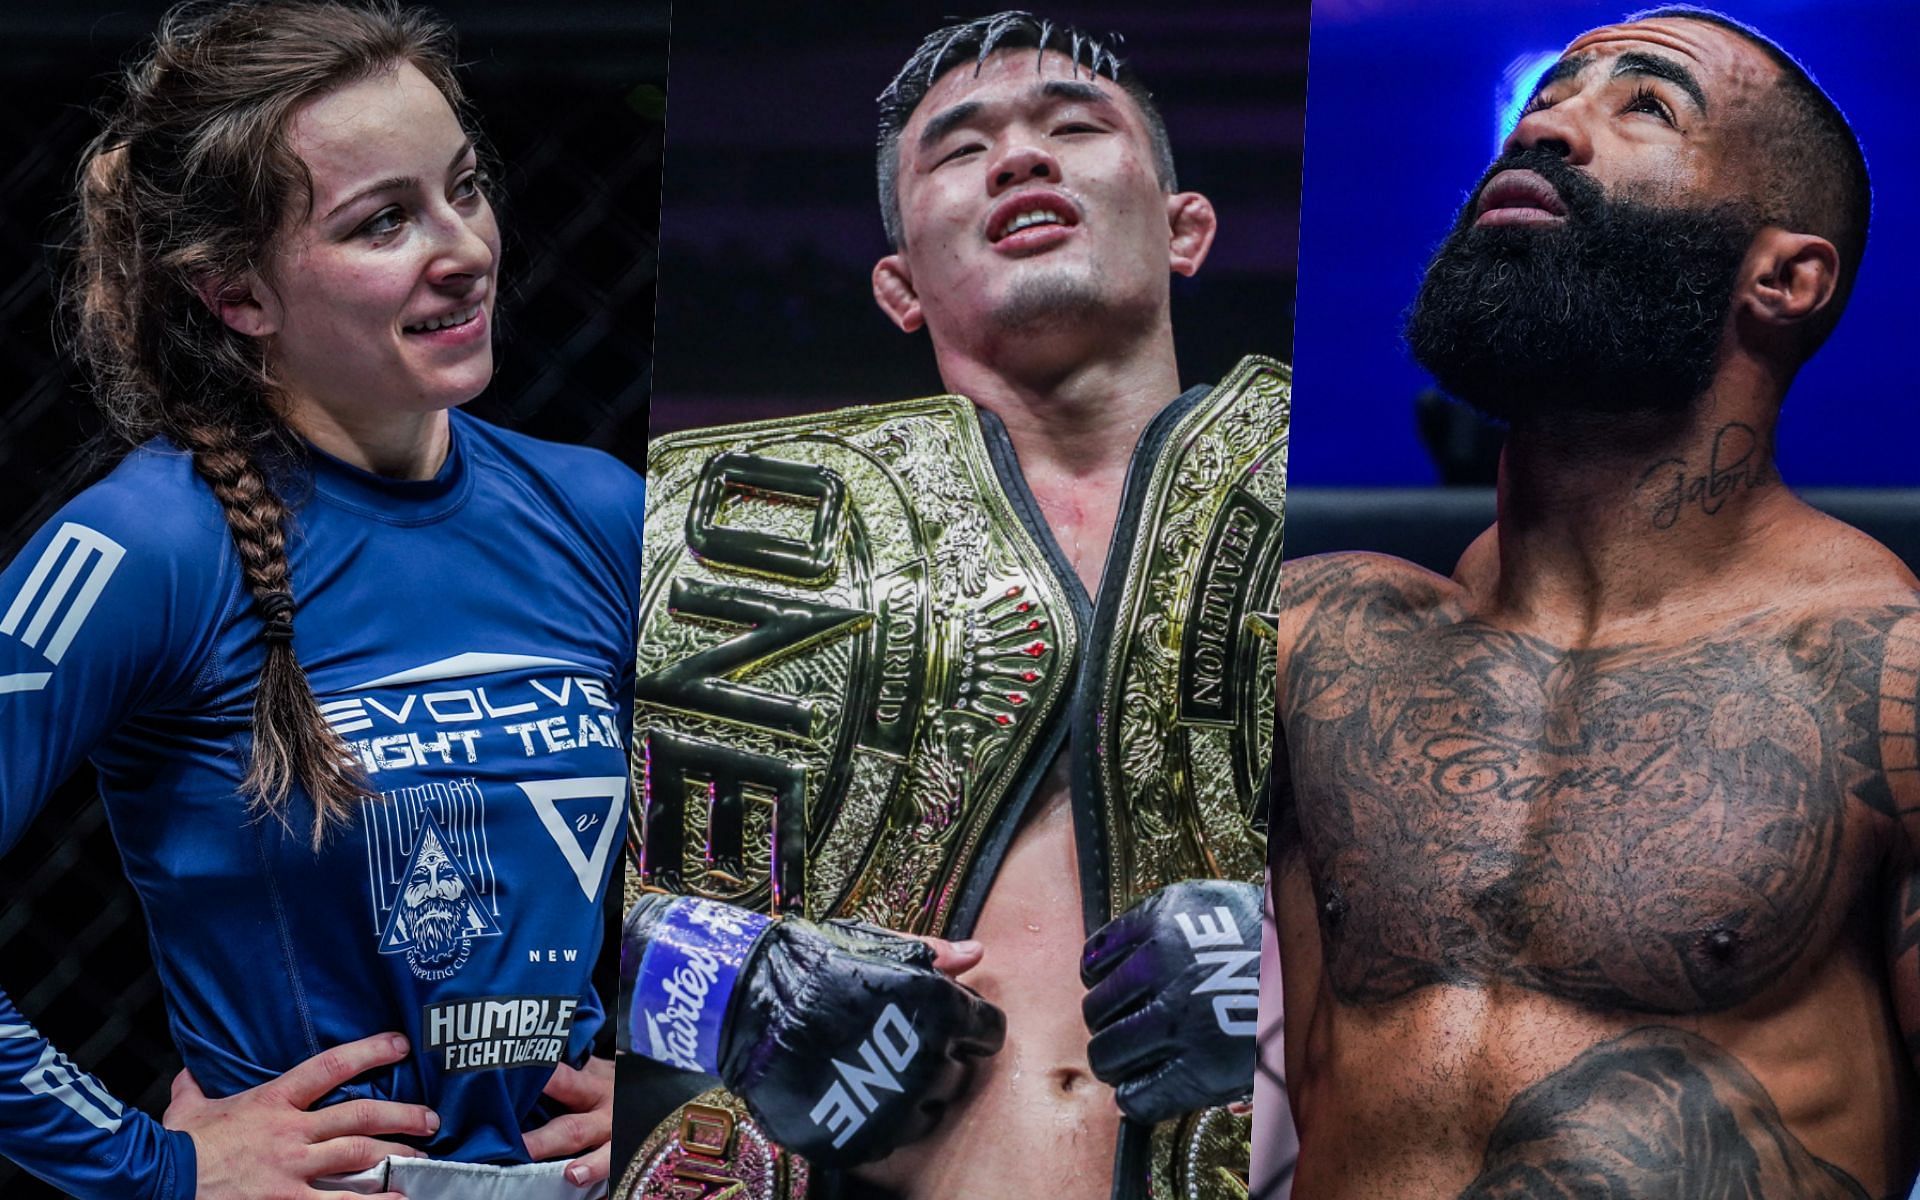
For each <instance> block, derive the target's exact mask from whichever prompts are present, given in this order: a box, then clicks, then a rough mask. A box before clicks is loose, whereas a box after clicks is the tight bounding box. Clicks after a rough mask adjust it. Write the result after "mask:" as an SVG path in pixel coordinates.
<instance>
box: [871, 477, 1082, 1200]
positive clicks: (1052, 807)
mask: <svg viewBox="0 0 1920 1200" xmlns="http://www.w3.org/2000/svg"><path fill="white" fill-rule="evenodd" d="M1029 482H1030V484H1031V486H1033V489H1034V492H1035V495H1036V499H1037V500H1038V501H1039V503H1040V508H1041V512H1042V513H1043V514H1044V515H1045V517H1046V518H1047V524H1048V527H1049V529H1050V530H1051V532H1052V533H1053V535H1054V538H1055V541H1056V543H1057V544H1058V545H1059V546H1060V548H1061V551H1062V552H1063V553H1064V554H1065V555H1066V557H1067V561H1068V562H1069V563H1070V564H1071V565H1072V566H1073V568H1074V571H1075V573H1076V574H1077V575H1078V576H1079V578H1080V580H1081V581H1082V582H1083V583H1084V584H1085V585H1086V586H1087V588H1088V589H1089V590H1096V589H1098V587H1099V583H1100V571H1101V567H1102V565H1103V559H1104V555H1105V553H1106V549H1107V543H1108V541H1109V540H1110V539H1111V538H1112V535H1113V527H1114V524H1115V521H1116V519H1117V514H1118V512H1119V499H1120V486H1119V482H1118V480H1117V479H1116V480H1114V481H1113V482H1112V485H1111V486H1110V487H1103V486H1094V487H1073V486H1061V487H1050V486H1049V481H1047V480H1046V479H1044V478H1042V479H1034V480H1030V481H1029ZM1068 761H1069V757H1068V752H1066V751H1062V753H1061V754H1060V756H1059V758H1058V759H1057V760H1056V761H1055V762H1054V764H1053V766H1052V768H1051V769H1050V770H1049V771H1048V772H1047V777H1046V779H1045V780H1044V781H1043V782H1042V783H1041V785H1040V787H1039V789H1038V791H1037V792H1036V793H1035V795H1034V797H1033V799H1032V800H1031V801H1030V802H1029V807H1028V811H1027V813H1026V815H1025V817H1024V819H1023V820H1022V823H1021V827H1020V830H1019V832H1018V833H1017V834H1016V835H1015V836H1014V839H1013V843H1012V845H1011V846H1010V847H1009V848H1008V850H1007V855H1006V858H1005V859H1004V860H1002V862H1001V863H1000V868H999V870H998V872H997V873H996V874H995V876H994V881H993V887H992V889H991V890H990V891H988V893H987V896H986V900H985V902H984V903H983V904H982V905H981V909H980V917H979V920H978V921H977V922H976V923H975V925H974V928H973V931H972V933H971V935H970V936H972V937H973V938H975V939H977V940H978V941H979V942H980V943H981V945H982V946H984V947H985V948H986V953H985V955H984V957H983V958H982V960H981V963H980V965H979V966H977V967H975V968H974V969H973V970H971V971H968V972H967V973H965V974H963V975H961V976H960V980H961V982H963V983H965V984H967V985H968V986H969V987H972V988H973V989H975V990H976V991H978V992H979V993H980V994H981V995H982V996H985V997H986V998H987V999H988V1000H991V1001H992V1002H993V1003H994V1004H996V1005H998V1006H999V1007H1000V1009H1001V1011H1002V1012H1004V1013H1005V1014H1006V1017H1007V1041H1006V1045H1005V1047H1004V1048H1002V1049H1001V1051H1000V1053H999V1054H996V1055H994V1056H993V1057H992V1058H990V1059H987V1060H985V1061H983V1062H982V1063H980V1064H979V1066H978V1067H976V1068H975V1073H974V1078H973V1082H972V1085H971V1086H970V1087H969V1088H968V1090H967V1092H966V1094H965V1095H964V1096H962V1097H961V1099H960V1100H959V1101H958V1102H956V1103H955V1104H954V1105H953V1107H952V1109H951V1110H950V1111H949V1112H948V1113H947V1115H946V1117H945V1119H944V1120H943V1121H942V1123H941V1124H940V1126H939V1127H938V1128H937V1129H936V1130H935V1131H934V1133H933V1135H932V1136H931V1137H930V1138H928V1139H927V1140H926V1141H924V1142H921V1143H918V1144H916V1145H913V1146H909V1147H907V1148H905V1149H904V1150H901V1151H899V1152H898V1153H896V1154H894V1155H893V1156H891V1157H890V1158H888V1159H887V1160H886V1161H884V1162H882V1163H880V1164H878V1165H877V1166H876V1167H874V1168H869V1169H868V1171H867V1172H865V1174H867V1175H868V1177H869V1178H872V1179H874V1180H875V1181H877V1182H882V1183H884V1184H885V1185H886V1186H888V1187H889V1188H890V1189H892V1190H894V1191H896V1192H898V1193H899V1194H900V1195H902V1196H904V1197H908V1198H910V1200H943V1198H946V1197H956V1196H1044V1197H1047V1198H1048V1200H1107V1198H1108V1197H1109V1196H1111V1195H1112V1193H1113V1161H1114V1149H1115V1145H1116V1143H1117V1141H1118V1138H1119V1132H1120V1109H1119V1107H1118V1106H1117V1105H1116V1104H1115V1102H1114V1096H1113V1089H1112V1088H1110V1087H1108V1086H1107V1085H1106V1084H1104V1083H1101V1082H1100V1081H1099V1080H1098V1079H1095V1078H1094V1076H1093V1072H1092V1070H1091V1069H1090V1068H1089V1067H1088V1065H1087V1027H1086V1023H1085V1021H1084V1019H1083V1018H1082V1016H1081V1012H1080V1000H1081V997H1083V996H1084V995H1085V994H1086V989H1085V988H1084V987H1083V986H1082V985H1081V983H1080V952H1081V949H1082V947H1083V946H1084V945H1085V943H1086V930H1085V929H1084V928H1083V927H1082V917H1081V912H1082V906H1081V900H1080V895H1081V893H1080V874H1079V860H1078V858H1077V856H1076V854H1075V847H1074V832H1073V801H1072V795H1071V791H1070V787H1069V782H1068V778H1069V776H1068V770H1067V764H1068Z"/></svg>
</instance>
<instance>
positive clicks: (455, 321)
mask: <svg viewBox="0 0 1920 1200" xmlns="http://www.w3.org/2000/svg"><path fill="white" fill-rule="evenodd" d="M482 307H483V306H482V305H479V304H476V305H473V306H472V307H471V308H463V309H461V310H460V311H459V312H452V313H448V314H447V315H446V316H444V317H434V318H433V319H431V320H427V321H422V322H420V323H419V324H418V325H406V326H402V328H403V329H404V330H405V331H406V332H407V333H432V332H433V331H434V330H436V329H451V328H453V327H454V326H455V325H465V324H466V323H467V322H468V321H471V320H473V319H474V318H475V317H477V316H479V315H480V309H481V308H482Z"/></svg>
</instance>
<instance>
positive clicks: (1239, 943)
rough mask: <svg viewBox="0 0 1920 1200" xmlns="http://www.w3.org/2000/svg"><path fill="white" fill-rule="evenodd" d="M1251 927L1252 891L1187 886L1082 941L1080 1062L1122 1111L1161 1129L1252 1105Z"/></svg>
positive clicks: (1255, 968) (1255, 927) (1254, 1006)
mask: <svg viewBox="0 0 1920 1200" xmlns="http://www.w3.org/2000/svg"><path fill="white" fill-rule="evenodd" d="M1260 916H1261V905H1260V888H1259V887H1258V886H1257V885H1255V884H1251V883H1234V882H1231V881H1229V880H1224V879H1189V880H1186V881H1184V882H1181V883H1173V884H1168V885H1167V886H1166V887H1163V888H1161V889H1160V890H1159V891H1157V892H1155V893H1154V894H1153V895H1151V896H1148V897H1147V898H1146V899H1145V900H1142V901H1141V902H1140V903H1138V904H1136V905H1134V906H1133V907H1132V908H1130V909H1128V910H1127V911H1126V912H1124V913H1122V914H1120V916H1118V917H1116V918H1114V919H1113V920H1112V921H1109V922H1108V923H1107V924H1105V925H1103V926H1101V928H1100V930H1099V931H1098V932H1096V933H1095V934H1094V935H1093V936H1092V937H1090V938H1088V939H1087V945H1086V949H1085V950H1084V951H1082V953H1081V955H1080V981H1081V982H1082V983H1084V984H1085V985H1086V986H1087V987H1088V988H1089V989H1091V990H1089V991H1088V992H1087V995H1086V999H1084V1000H1083V1001H1081V1005H1080V1009H1081V1012H1082V1013H1083V1014H1084V1015H1085V1016H1086V1020H1087V1029H1088V1031H1089V1032H1090V1033H1092V1035H1093V1038H1092V1040H1091V1041H1089V1042H1088V1043H1087V1061H1088V1063H1089V1064H1090V1065H1091V1066H1092V1067H1093V1073H1094V1074H1095V1075H1097V1076H1098V1077H1099V1078H1100V1079H1101V1080H1102V1081H1103V1082H1105V1083H1107V1084H1110V1085H1111V1086H1112V1087H1113V1089H1114V1091H1115V1092H1116V1093H1117V1094H1118V1099H1119V1101H1120V1111H1121V1112H1124V1113H1126V1114H1127V1115H1128V1116H1129V1117H1132V1118H1133V1119H1134V1120H1136V1121H1147V1122H1154V1121H1164V1120H1166V1119H1168V1118H1169V1117H1174V1116H1178V1115H1179V1114H1181V1113H1186V1112H1195V1111H1197V1110H1199V1109H1203V1108H1209V1107H1212V1106H1214V1105H1219V1104H1229V1103H1232V1102H1233V1101H1235V1100H1242V1099H1245V1098H1246V1097H1247V1096H1249V1095H1251V1094H1252V1092H1253V1062H1254V1031H1255V1029H1256V1028H1257V1026H1258V1015H1259V1007H1260Z"/></svg>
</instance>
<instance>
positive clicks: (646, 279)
mask: <svg viewBox="0 0 1920 1200" xmlns="http://www.w3.org/2000/svg"><path fill="white" fill-rule="evenodd" d="M163 8H164V6H163V5H156V4H122V5H118V6H115V7H112V8H109V7H108V6H107V5H106V4H105V3H104V2H100V3H86V2H82V3H53V2H51V0H32V2H29V3H24V4H13V5H10V6H9V7H8V8H7V9H6V10H5V11H4V12H3V13H0V71H4V78H5V80H6V83H7V87H6V91H5V98H4V99H3V100H0V164H3V165H0V555H3V556H4V557H0V562H4V561H7V560H9V559H11V557H12V556H13V555H14V554H15V553H16V552H17V551H18V550H19V548H20V546H21V545H22V543H23V542H24V541H25V540H26V539H27V538H28V537H29V536H30V535H31V534H32V532H33V531H34V530H35V529H37V528H38V527H39V526H40V524H41V523H42V522H44V521H45V520H46V519H47V518H48V517H49V516H50V515H52V513H53V512H54V511H55V510H56V509H57V508H58V507H59V506H60V505H61V504H62V503H64V502H65V501H66V500H67V499H68V498H70V497H71V496H72V495H73V493H74V492H75V491H77V490H78V489H79V488H81V487H82V486H84V485H85V484H87V483H89V482H91V481H92V480H93V479H95V478H97V477H98V476H99V475H101V474H104V472H105V470H106V469H107V467H108V466H109V465H110V463H109V462H108V460H107V459H106V458H105V456H104V447H103V446H102V445H100V444H99V441H98V436H99V425H98V422H97V421H96V420H95V419H94V417H93V415H92V413H91V412H90V411H89V405H88V398H87V396H86V393H85V389H84V388H83V387H82V385H81V382H80V378H79V375H78V373H77V372H76V371H75V370H74V368H73V367H72V365H71V364H70V362H68V361H67V359H66V358H65V357H63V355H62V354H61V352H60V350H59V348H58V347H57V345H56V342H55V337H54V330H53V327H54V316H53V285H54V280H55V276H56V272H57V270H58V266H59V259H58V254H57V250H56V249H55V247H56V246H57V245H58V243H59V242H60V241H61V240H62V238H63V237H64V228H63V226H64V219H65V214H66V206H67V203H68V194H69V190H70V185H71V182H72V179H73V172H74V168H75V165H76V162H77V158H78V154H79V152H80V149H81V147H82V146H83V145H84V143H85V142H86V141H87V139H88V138H89V137H91V136H92V134H93V132H94V131H95V129H96V124H95V121H94V118H93V117H92V115H91V109H92V108H93V106H95V105H97V104H98V103H100V101H101V99H102V98H103V97H104V96H105V95H106V94H107V92H108V85H109V81H110V76H111V74H112V72H113V71H114V69H115V68H116V66H117V65H118V64H120V63H122V62H124V61H125V60H126V59H127V58H128V56H129V55H131V54H133V53H135V52H136V51H137V49H138V48H139V47H140V45H141V44H142V42H143V40H144V39H145V38H146V37H147V36H149V35H150V34H151V32H152V30H153V28H154V26H155V24H156V22H157V18H158V16H159V14H160V13H161V11H163ZM437 11H438V12H439V13H440V14H441V15H442V16H444V17H446V18H447V19H448V20H450V21H451V22H452V23H453V24H454V25H455V27H456V28H457V29H458V30H459V33H460V44H459V49H460V56H461V61H462V64H463V68H462V78H463V81H464V83H465V85H466V86H467V88H468V90H469V93H470V96H471V98H472V101H473V107H474V110H475V112H476V113H477V115H478V119H479V122H480V126H481V131H482V133H483V134H484V136H485V138H486V140H487V141H488V142H489V143H490V144H491V146H492V148H493V151H494V154H495V157H496V159H497V163H498V166H499V171H498V174H497V177H496V178H497V192H498V194H499V197H500V201H501V208H502V224H503V227H504V232H505V238H506V250H505V253H506V257H505V262H504V266H503V271H502V278H503V293H502V305H501V321H500V331H501V336H500V342H499V344H498V346H497V348H496V361H497V362H498V364H499V370H498V376H497V378H496V379H495V381H494V384H493V386H492V387H490V388H489V389H488V391H487V392H486V394H485V395H484V396H482V397H481V398H480V399H478V400H476V401H475V402H474V403H473V404H472V405H471V406H470V408H471V410H472V411H474V412H476V413H478V414H479V415H481V416H482V417H484V418H486V419H488V420H491V421H493V422H495V423H497V424H501V425H506V426H510V427H513V428H517V429H520V430H523V431H525V432H527V433H530V434H533V435H534V436H537V437H543V438H549V439H552V440H556V441H566V442H577V443H583V444H586V445H591V446H596V447H599V448H601V449H605V450H607V451H609V452H611V453H613V454H615V455H617V456H618V457H620V458H621V459H623V460H624V461H625V462H627V463H628V464H629V465H631V466H632V467H633V468H634V469H636V470H639V469H641V467H642V464H643V462H644V460H645V454H646V421H647V402H648V396H649V393H650V391H651V387H652V348H653V347H652V343H653V297H654V281H655V277H656V273H657V270H656V267H657V260H658V247H659V243H658V237H657V230H658V216H659V195H660V163H661V150H662V140H663V131H664V120H665V113H666V91H665V89H666V75H667V13H668V6H667V3H666V0H617V2H615V0H606V2H599V0H587V2H576V3H572V4H569V5H566V6H563V7H558V8H556V7H548V6H536V5H533V4H530V3H521V4H510V3H501V2H497V0H496V2H492V3H486V2H481V0H460V2H449V3H443V4H441V5H439V6H438V8H437ZM615 894H616V895H617V894H618V888H617V887H616V888H615ZM617 907H618V905H617V904H614V905H611V906H610V909H617ZM609 917H610V927H611V925H612V923H616V922H617V920H618V913H617V912H610V913H609ZM607 944H608V946H609V947H612V946H613V945H614V944H615V942H614V941H613V939H612V937H609V940H608V943H607ZM616 958H617V955H616V954H614V953H613V952H612V951H611V949H609V950H608V952H606V953H604V954H602V956H601V962H600V975H601V976H603V977H604V978H603V980H602V982H601V983H600V987H601V991H602V994H603V995H605V996H607V997H611V996H612V995H613V993H614V990H615V989H614V984H613V971H614V966H615V960H616ZM0 985H4V986H5V987H6V989H7V990H8V992H9V993H10V994H11V995H12V997H13V998H14V1000H15V1001H16V1002H17V1003H18V1004H19V1006H20V1008H21V1009H22V1010H23V1011H24V1013H25V1014H26V1016H27V1017H28V1019H29V1020H31V1021H33V1022H34V1023H35V1024H36V1025H37V1026H38V1028H39V1029H40V1030H41V1031H42V1032H44V1033H45V1034H46V1035H47V1036H48V1038H50V1039H51V1040H52V1042H53V1043H54V1044H55V1045H56V1046H58V1047H60V1048H61V1049H62V1050H63V1051H65V1052H66V1053H67V1054H68V1055H69V1056H70V1057H72V1058H73V1059H74V1060H75V1061H76V1062H77V1063H79V1064H80V1065H81V1066H82V1067H84V1068H85V1069H87V1070H90V1071H92V1072H94V1073H95V1074H96V1075H98V1076H99V1077H100V1078H101V1079H102V1080H103V1081H104V1082H105V1083H106V1085H107V1086H108V1087H109V1088H110V1089H111V1090H112V1092H113V1093H114V1094H115V1095H116V1096H118V1097H119V1098H121V1099H122V1100H124V1101H126V1102H127V1103H129V1104H132V1105H135V1106H137V1107H139V1108H142V1109H144V1110H146V1111H147V1112H150V1113H155V1114H157V1113H159V1112H160V1111H161V1110H162V1109H164V1108H165V1106H166V1102H167V1098H168V1085H169V1082H170V1081H171V1079H172V1077H173V1075H174V1073H175V1072H177V1071H178V1070H179V1069H180V1059H179V1056H178V1054H177V1053H176V1052H175V1050H174V1047H173V1044H172V1041H171V1039H170V1037H169V1035H168V1032H167V1024H166V1016H165V1012H164V1009H163V1005H162V1001H161V995H160V986H159V981H158V979H157V978H156V977H155V974H154V971H153V965H152V959H151V957H150V955H149V953H148V949H147V941H146V930H145V922H144V920H143V917H142V913H141V911H140V903H139V900H138V899H137V897H136V896H135V894H134V892H133V890H132V888H131V887H130V886H129V885H128V883H127V881H126V879H125V877H124V876H123V874H122V873H121V867H120V860H119V855H118V853H117V851H116V850H115V849H114V846H113V842H112V838H111V836H110V833H109V831H108V829H107V822H106V815H105V813H104V811H103V809H102V807H101V805H100V802H99V798H98V795H97V793H96V789H95V784H94V780H93V777H92V774H91V771H90V769H89V770H85V771H83V772H82V773H81V774H80V775H78V776H76V777H75V778H73V779H72V780H69V781H68V782H67V783H66V784H65V785H64V786H62V787H61V788H60V789H59V790H58V791H57V792H56V793H55V794H54V795H52V796H51V797H49V798H48V799H47V801H46V804H45V807H44V810H43V811H42V812H41V814H40V816H39V817H38V819H37V820H35V822H34V823H33V825H32V826H31V827H30V828H29V829H28V830H27V831H26V834H25V836H24V837H23V838H22V839H21V840H20V842H19V843H18V844H17V845H15V846H14V847H13V848H12V850H11V852H10V853H8V854H7V856H6V858H5V860H4V863H3V864H0ZM58 1194H59V1193H57V1192H56V1191H54V1190H53V1189H51V1188H48V1187H46V1186H45V1185H43V1184H41V1183H40V1182H39V1181H37V1180H35V1179H33V1178H31V1177H29V1176H27V1175H26V1174H25V1173H24V1172H21V1171H20V1170H19V1169H18V1168H16V1167H14V1166H13V1165H12V1164H11V1163H9V1162H6V1161H5V1160H0V1196H5V1197H7V1198H8V1200H40V1198H41V1197H48V1196H54V1195H58Z"/></svg>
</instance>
